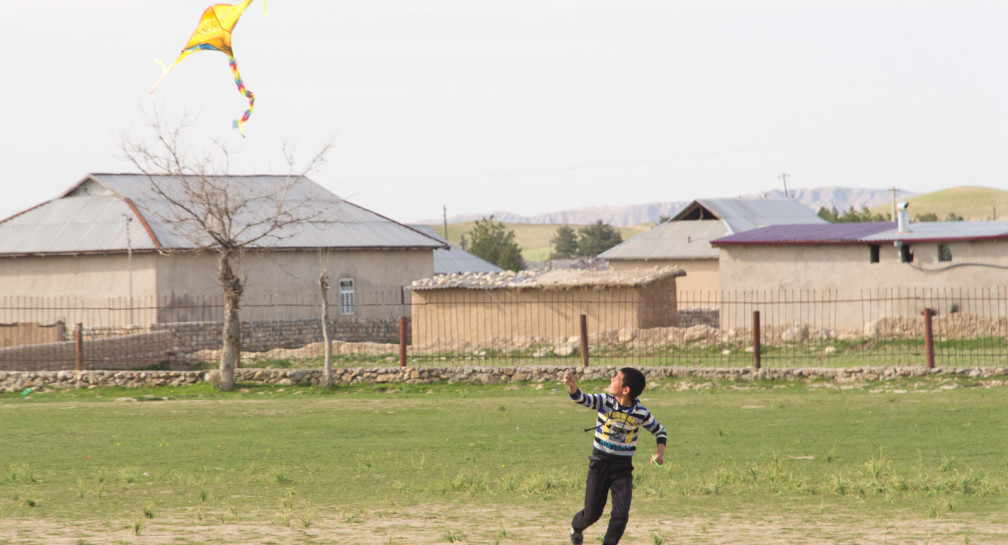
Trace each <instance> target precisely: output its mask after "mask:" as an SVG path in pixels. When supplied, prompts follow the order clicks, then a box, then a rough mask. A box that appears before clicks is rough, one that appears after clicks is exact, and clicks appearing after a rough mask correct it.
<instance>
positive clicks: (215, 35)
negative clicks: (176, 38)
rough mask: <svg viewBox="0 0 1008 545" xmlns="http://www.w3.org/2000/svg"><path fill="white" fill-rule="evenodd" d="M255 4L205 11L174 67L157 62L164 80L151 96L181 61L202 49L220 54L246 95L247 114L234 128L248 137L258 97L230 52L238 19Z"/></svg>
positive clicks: (247, 0)
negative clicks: (245, 131) (240, 71)
mask: <svg viewBox="0 0 1008 545" xmlns="http://www.w3.org/2000/svg"><path fill="white" fill-rule="evenodd" d="M250 3H252V0H242V2H240V3H238V4H234V5H231V4H215V5H213V6H210V7H208V8H207V9H206V10H204V11H203V16H202V17H200V22H199V25H197V26H196V31H195V32H193V34H192V36H190V37H189V42H188V43H186V45H185V47H183V48H182V53H180V54H179V56H178V58H177V59H175V62H174V63H172V65H171V66H169V67H165V66H164V63H161V62H160V61H157V62H158V64H161V67H162V69H163V73H162V74H161V79H160V80H158V82H157V84H156V85H154V88H153V89H151V91H150V92H151V93H153V92H154V91H156V90H157V88H158V87H159V86H160V85H161V82H162V81H164V80H165V78H166V77H168V72H171V70H172V69H173V68H175V66H176V65H178V63H179V62H181V61H182V59H184V58H186V57H187V56H189V55H190V54H192V53H195V52H196V51H199V50H201V49H213V50H217V51H220V52H221V53H224V54H225V55H227V56H228V66H230V67H231V73H232V74H234V80H235V85H237V86H238V92H239V93H241V94H243V95H245V97H246V98H248V101H249V107H248V109H247V110H245V113H244V114H243V115H242V116H241V119H236V120H235V121H234V123H232V125H233V126H234V128H236V129H238V132H239V133H241V135H242V136H245V133H244V132H242V127H243V126H244V125H245V122H246V121H248V119H249V117H250V116H251V115H252V107H253V106H254V104H255V95H254V94H252V91H249V90H248V89H246V88H245V82H243V81H242V78H241V74H239V73H238V63H237V62H235V58H234V52H233V51H232V50H231V31H232V30H233V29H234V27H235V25H236V24H238V18H239V17H241V14H242V12H243V11H245V8H247V7H248V5H249V4H250ZM265 9H266V3H265V0H264V1H263V13H265Z"/></svg>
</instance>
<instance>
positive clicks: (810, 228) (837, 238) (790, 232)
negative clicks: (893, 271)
mask: <svg viewBox="0 0 1008 545" xmlns="http://www.w3.org/2000/svg"><path fill="white" fill-rule="evenodd" d="M1001 239H1005V240H1008V222H1003V221H961V222H927V223H911V224H910V226H909V231H907V232H899V231H898V229H897V226H896V224H895V223H893V222H873V223H827V224H812V225H774V226H770V227H763V228H760V229H753V230H750V231H745V232H742V233H737V234H734V235H731V236H727V237H724V238H720V239H717V240H714V241H712V242H711V244H712V245H714V246H733V245H795V244H806V245H821V244H871V243H880V242H895V241H905V242H914V241H916V242H922V241H948V242H952V241H967V240H1001Z"/></svg>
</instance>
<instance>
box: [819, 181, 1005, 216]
mask: <svg viewBox="0 0 1008 545" xmlns="http://www.w3.org/2000/svg"><path fill="white" fill-rule="evenodd" d="M906 201H907V202H909V203H910V207H909V208H908V210H909V212H910V218H911V220H912V219H913V218H914V217H915V216H917V215H919V214H923V213H926V212H934V213H935V215H937V216H938V219H939V220H944V219H945V218H947V217H948V215H949V214H950V213H955V214H958V215H960V216H962V217H963V219H964V220H966V221H986V220H992V219H994V218H995V215H996V216H997V218H998V219H1004V218H1005V217H1008V191H1004V190H1001V189H993V188H989V187H975V186H964V187H953V188H949V189H943V190H941V191H934V192H931V193H926V194H924V195H918V196H916V197H910V198H909V199H906ZM891 208H892V205H891V204H889V203H886V204H884V205H879V206H876V207H873V208H872V209H871V211H872V212H875V213H882V214H886V216H888V215H889V213H890V209H891ZM839 212H840V213H841V214H842V213H843V212H844V210H840V211H839Z"/></svg>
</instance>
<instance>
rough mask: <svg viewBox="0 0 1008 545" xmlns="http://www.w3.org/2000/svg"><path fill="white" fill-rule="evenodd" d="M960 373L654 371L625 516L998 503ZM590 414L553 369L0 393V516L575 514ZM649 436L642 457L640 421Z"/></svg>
mask: <svg viewBox="0 0 1008 545" xmlns="http://www.w3.org/2000/svg"><path fill="white" fill-rule="evenodd" d="M582 386H584V387H585V389H586V390H587V391H600V390H601V389H602V388H603V387H604V384H603V383H602V382H593V383H588V384H583V385H582ZM971 386H974V385H973V384H972V383H970V382H969V381H968V379H959V382H952V381H951V380H948V379H938V378H928V379H917V380H903V381H891V382H886V383H885V384H878V385H874V384H873V385H861V386H856V387H849V386H848V387H845V388H840V387H838V386H836V385H833V384H830V383H826V382H814V383H787V384H779V383H773V382H755V383H746V384H744V385H743V384H735V383H711V382H698V381H688V380H687V381H680V380H664V381H654V383H653V384H650V385H649V388H648V391H647V392H646V393H645V395H644V396H643V397H644V402H645V403H646V404H647V405H648V406H649V407H650V408H651V409H652V411H654V412H655V413H656V414H657V416H658V417H659V418H660V419H661V420H662V422H663V423H664V424H665V425H666V426H667V427H668V429H669V437H670V439H669V449H668V451H667V455H666V460H667V463H666V465H665V466H664V467H662V468H658V467H655V466H652V465H648V464H646V463H645V462H644V461H641V462H639V463H638V469H637V472H636V474H635V486H636V490H635V492H634V513H635V517H638V516H639V517H642V518H643V520H651V519H652V518H655V517H657V519H661V518H663V517H688V516H698V514H708V515H711V516H719V515H724V514H731V513H749V512H751V511H752V510H753V509H754V508H755V506H758V509H759V511H760V512H765V513H783V512H801V513H810V514H812V513H815V512H824V511H825V512H829V513H846V514H848V515H850V516H853V517H856V518H857V519H858V520H862V521H876V522H879V523H883V522H884V521H886V520H888V519H889V518H891V517H893V516H896V514H899V515H898V516H899V517H903V518H909V519H918V518H919V519H923V520H928V519H935V518H942V517H952V516H954V517H965V518H966V519H967V520H968V519H970V518H974V517H975V518H985V517H991V516H994V515H996V514H1000V513H1003V512H1004V509H1005V508H1006V507H1008V459H1006V457H1005V456H1004V447H1005V437H1008V423H1006V421H1005V418H1004V398H1005V389H1004V388H1003V387H1002V388H978V387H971ZM137 400H141V401H143V402H137ZM155 400H157V401H155ZM593 418H594V417H593V415H592V413H591V412H590V411H588V410H587V409H584V408H581V407H578V406H575V405H574V404H572V403H571V402H570V401H569V400H568V399H567V397H566V393H565V392H564V391H563V389H562V387H561V386H560V385H559V384H556V385H549V384H547V385H545V387H542V386H541V385H537V384H518V385H507V386H505V385H498V386H472V385H461V384H434V385H423V386H415V385H405V384H401V385H380V386H377V385H370V386H368V385H355V386H343V387H337V388H333V389H329V390H326V389H319V388H269V387H243V386H241V385H240V386H239V388H238V389H237V390H236V391H235V392H232V393H220V392H216V391H214V390H212V389H209V388H207V387H206V386H203V385H200V386H193V387H182V388H176V389H171V388H158V389H149V390H125V389H111V388H110V389H92V390H74V391H66V392H54V393H44V394H33V395H31V396H29V397H25V398H21V397H18V396H17V395H16V394H4V395H2V396H0V437H2V441H0V464H3V465H0V521H4V520H21V521H24V520H27V521H44V520H52V519H58V520H63V521H69V522H68V523H80V524H92V525H98V526H101V525H103V524H104V525H106V526H108V525H109V524H111V525H112V526H113V527H115V528H117V529H118V530H117V531H120V532H128V533H129V534H135V535H141V534H143V535H147V534H149V533H151V532H152V531H154V530H155V529H156V528H157V527H158V525H159V524H171V525H179V526H180V527H181V526H185V525H200V524H204V523H209V522H213V523H215V524H238V523H250V522H252V521H268V523H266V525H267V526H277V527H283V528H287V529H290V528H297V529H299V530H298V531H302V532H304V531H309V530H312V531H314V530H315V529H317V528H318V527H319V526H321V525H324V524H335V525H343V526H354V525H364V526H368V527H370V525H372V524H374V523H375V522H376V521H378V520H379V519H381V520H386V519H388V520H393V521H394V520H395V517H396V516H397V515H396V513H401V512H403V511H407V510H411V509H413V510H428V509H429V510H430V511H431V512H432V513H434V512H440V511H442V510H446V511H449V512H450V511H451V510H452V509H462V508H461V507H452V506H465V505H483V506H497V508H498V509H504V510H506V509H525V510H534V511H535V512H536V513H540V514H542V515H543V516H547V517H550V518H556V519H557V520H561V521H565V520H566V519H567V518H568V517H569V516H570V515H571V514H572V513H573V512H574V511H576V510H577V506H578V504H579V503H580V501H581V497H582V494H583V485H584V472H585V456H586V455H587V454H588V450H589V448H590V441H591V439H590V435H589V434H586V433H583V432H582V431H581V430H582V428H584V427H585V426H588V425H589V424H590V422H592V421H593ZM641 447H642V452H641V459H642V460H646V456H648V455H649V454H650V453H651V452H653V449H654V445H653V441H652V440H651V439H650V437H649V436H647V435H646V434H645V437H644V438H643V440H642V441H641ZM795 510H797V511H795ZM431 516H433V515H431ZM810 516H811V515H810ZM110 521H111V522H110ZM166 521H170V522H166ZM327 521H329V522H327ZM333 521H334V522H333ZM429 524H430V525H432V527H436V528H437V529H438V532H437V533H438V536H434V538H433V539H435V542H455V541H458V542H480V539H481V538H478V537H476V535H478V534H477V533H476V532H477V530H478V529H476V528H473V527H472V526H471V525H470V524H467V523H466V522H465V521H464V519H460V520H454V519H450V520H449V519H443V518H439V519H436V520H431V521H429ZM508 524H509V523H507V522H503V521H499V522H495V523H494V525H493V527H492V528H486V529H479V530H480V531H482V530H486V531H492V532H493V535H490V534H487V535H486V538H487V539H488V540H493V539H494V538H493V536H494V535H495V536H497V537H496V539H497V541H498V542H501V543H506V542H512V543H522V542H523V541H522V540H521V539H518V538H507V539H505V538H503V537H501V536H502V535H504V536H507V535H508V533H509V532H510V533H512V535H513V534H514V532H516V531H517V530H519V529H520V527H521V524H520V522H512V523H510V525H508ZM558 524H559V526H560V527H562V526H563V524H560V523H558ZM116 525H119V526H116ZM2 527H3V523H2V522H0V528H2ZM652 531H653V532H657V530H654V529H652V530H647V529H646V528H641V529H640V532H642V534H641V535H651V533H650V532H652ZM117 535H121V534H117ZM0 536H2V534H0ZM389 539H390V540H391V539H392V538H391V537H390V538H389ZM437 539H440V541H437ZM43 541H44V540H43ZM96 541H99V542H106V541H107V540H104V539H102V540H96ZM221 542H226V543H231V542H234V543H238V542H241V540H236V541H221ZM545 542H551V541H545Z"/></svg>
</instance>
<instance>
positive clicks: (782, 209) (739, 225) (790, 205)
mask: <svg viewBox="0 0 1008 545" xmlns="http://www.w3.org/2000/svg"><path fill="white" fill-rule="evenodd" d="M711 216H713V217H714V218H717V219H720V220H721V221H723V222H725V225H727V226H728V229H729V231H730V232H732V233H739V232H742V231H748V230H750V229H756V228H758V227H765V226H768V225H787V224H810V223H826V220H824V219H822V218H820V217H819V216H818V214H816V212H815V211H814V210H812V209H811V208H809V207H807V206H805V205H804V204H802V203H800V202H798V201H796V200H793V199H741V198H739V199H697V200H695V201H693V202H692V203H690V204H689V205H687V206H686V208H683V209H682V210H681V211H680V212H679V213H678V214H676V215H675V217H673V218H672V221H689V220H690V218H692V217H698V218H710V217H711Z"/></svg>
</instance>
